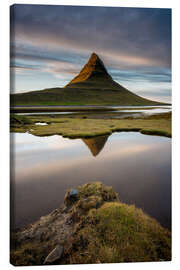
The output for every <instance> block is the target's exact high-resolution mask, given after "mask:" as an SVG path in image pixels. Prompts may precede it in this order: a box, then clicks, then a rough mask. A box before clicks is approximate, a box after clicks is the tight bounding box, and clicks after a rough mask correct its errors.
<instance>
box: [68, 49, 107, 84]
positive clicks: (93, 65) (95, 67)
mask: <svg viewBox="0 0 180 270" xmlns="http://www.w3.org/2000/svg"><path fill="white" fill-rule="evenodd" d="M92 78H93V79H96V80H99V79H102V78H103V79H108V80H109V79H110V80H112V78H111V76H110V75H109V74H108V72H107V70H106V68H105V66H104V63H103V61H102V60H101V59H100V58H99V56H98V55H97V54H96V53H92V54H91V56H90V58H89V60H88V62H87V64H85V66H84V67H83V68H82V70H81V71H80V73H79V74H78V75H77V76H76V77H75V78H74V79H72V81H70V83H68V85H66V87H70V86H71V85H73V84H75V83H81V82H84V81H87V80H89V79H92Z"/></svg>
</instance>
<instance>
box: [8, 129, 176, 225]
mask: <svg viewBox="0 0 180 270" xmlns="http://www.w3.org/2000/svg"><path fill="white" fill-rule="evenodd" d="M11 144H12V145H11V151H12V153H11V216H12V226H13V228H17V227H23V226H25V225H27V224H29V223H32V222H34V221H36V220H37V219H39V217H40V216H42V215H46V214H48V213H49V212H50V211H52V210H54V209H55V208H57V207H58V206H60V204H61V203H62V202H63V198H64V194H65V191H66V189H67V188H72V187H76V186H77V185H81V184H83V183H87V182H91V181H101V182H103V183H104V184H106V185H110V186H112V187H113V188H114V190H115V191H116V192H118V194H119V198H120V200H121V201H122V202H125V203H128V204H135V205H136V206H137V207H140V208H142V209H143V210H144V211H145V212H146V213H148V214H149V215H151V216H152V217H154V218H156V219H157V220H158V221H159V222H160V223H161V224H162V225H163V226H165V227H168V228H170V227H171V139H169V138H165V137H160V136H148V135H143V134H140V133H138V132H119V133H114V134H112V135H111V136H99V137H96V138H91V139H74V140H70V139H67V138H63V137H61V136H58V135H54V136H50V137H37V136H33V135H31V134H28V133H11Z"/></svg>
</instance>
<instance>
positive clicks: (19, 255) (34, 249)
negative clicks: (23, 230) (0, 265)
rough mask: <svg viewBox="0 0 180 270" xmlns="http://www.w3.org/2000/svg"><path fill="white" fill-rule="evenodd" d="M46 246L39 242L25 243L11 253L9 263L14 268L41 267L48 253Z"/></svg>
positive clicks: (48, 248)
mask: <svg viewBox="0 0 180 270" xmlns="http://www.w3.org/2000/svg"><path fill="white" fill-rule="evenodd" d="M50 250H51V249H50V247H49V246H48V245H42V243H39V242H35V241H34V242H27V243H25V244H23V245H21V246H20V247H19V248H17V249H16V250H15V249H13V250H12V251H11V256H10V263H11V264H13V265H14V266H28V265H41V264H43V262H44V259H45V257H46V255H45V254H47V253H48V251H50Z"/></svg>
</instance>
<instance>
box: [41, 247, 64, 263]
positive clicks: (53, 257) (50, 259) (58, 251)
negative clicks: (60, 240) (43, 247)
mask: <svg viewBox="0 0 180 270" xmlns="http://www.w3.org/2000/svg"><path fill="white" fill-rule="evenodd" d="M62 254H63V246H60V245H58V246H57V247H55V248H54V249H53V250H52V251H51V252H50V253H49V255H48V256H47V257H46V259H45V261H44V264H52V263H55V262H56V261H57V260H59V259H60V258H61V256H62Z"/></svg>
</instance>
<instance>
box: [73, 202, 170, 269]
mask: <svg viewBox="0 0 180 270" xmlns="http://www.w3.org/2000/svg"><path fill="white" fill-rule="evenodd" d="M72 243H73V244H72V249H71V250H70V252H69V253H70V255H69V263H72V264H77V263H78V264H81V263H86V264H89V263H119V262H142V261H145V262H147V261H168V260H171V236H170V233H169V231H168V230H166V229H164V228H162V227H161V226H160V224H158V222H157V221H156V220H154V219H152V218H150V217H149V216H148V215H146V214H145V213H144V212H143V211H142V210H141V209H137V208H136V207H135V206H133V205H127V204H123V203H121V202H107V203H105V204H103V205H102V206H101V207H100V208H98V209H91V210H90V211H89V213H88V215H87V217H86V221H84V226H83V225H82V226H79V228H78V230H77V231H76V233H75V236H74V237H73V239H72Z"/></svg>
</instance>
